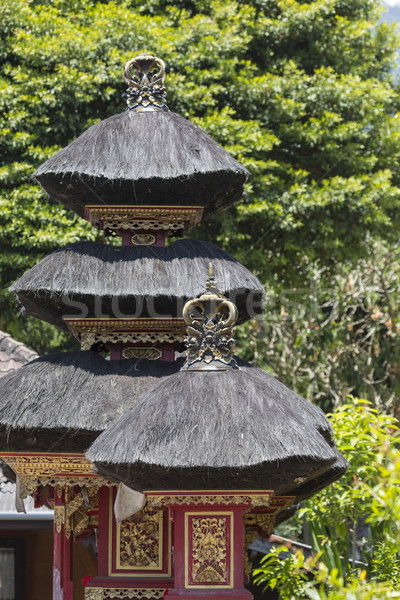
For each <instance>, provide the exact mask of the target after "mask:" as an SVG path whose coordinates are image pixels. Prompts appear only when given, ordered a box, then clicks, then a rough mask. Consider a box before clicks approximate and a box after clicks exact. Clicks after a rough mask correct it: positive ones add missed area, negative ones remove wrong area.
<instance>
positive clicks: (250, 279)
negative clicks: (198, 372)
mask: <svg viewBox="0 0 400 600" xmlns="http://www.w3.org/2000/svg"><path fill="white" fill-rule="evenodd" d="M210 261H212V264H213V267H214V271H215V274H216V277H217V278H218V282H219V285H220V288H221V289H222V290H223V292H224V294H225V295H226V296H227V297H229V298H231V299H232V300H233V301H234V302H235V303H236V304H237V307H238V311H239V321H241V322H243V321H245V320H247V319H248V318H249V317H252V316H254V314H258V313H260V312H261V310H262V307H261V304H262V298H263V295H264V290H263V287H262V285H261V283H260V282H259V281H258V279H257V278H256V277H255V276H254V275H253V274H252V273H250V271H248V269H246V268H245V267H244V266H243V265H241V264H240V263H239V262H238V261H237V260H236V259H234V258H233V257H232V256H231V255H230V254H228V253H227V252H224V251H223V250H221V249H220V248H217V247H216V246H214V245H212V244H208V243H207V242H202V241H198V240H177V241H175V242H173V243H172V244H171V245H170V246H167V247H165V248H162V247H157V246H120V247H116V246H110V245H106V244H102V243H100V242H78V243H76V244H70V245H68V246H65V247H64V248H61V249H59V250H56V251H55V252H53V253H52V254H49V255H48V256H46V257H45V258H43V259H42V260H41V261H40V262H39V263H38V264H37V265H35V266H34V267H33V268H32V269H30V270H29V271H27V272H26V273H24V275H22V277H20V279H18V280H17V281H16V282H15V283H14V284H13V285H12V286H11V287H10V291H12V292H14V293H15V294H16V295H17V297H18V299H19V301H20V302H21V304H22V305H23V306H24V308H25V310H26V312H27V314H29V315H30V316H33V317H37V318H39V319H42V320H44V321H48V322H49V323H52V324H54V325H57V326H58V327H60V328H62V329H66V327H65V324H64V322H63V320H62V317H63V316H67V315H70V316H80V314H79V311H80V310H81V308H82V304H80V305H79V306H78V307H77V306H75V307H74V306H71V303H70V302H69V301H67V303H66V302H65V299H63V298H62V296H63V294H65V295H68V296H69V299H70V300H73V301H78V302H80V303H83V305H84V307H88V310H89V312H88V314H87V316H90V317H95V316H96V314H95V308H94V307H95V301H96V300H95V299H96V298H101V299H102V302H101V309H102V315H100V316H105V315H109V316H115V317H117V318H120V317H121V316H126V317H128V316H132V317H136V318H137V317H141V316H142V317H145V316H150V317H151V316H153V315H152V314H150V313H151V307H153V312H154V311H155V313H156V315H157V317H159V316H161V315H164V316H171V317H181V316H182V309H183V305H184V303H185V302H186V301H187V300H188V299H189V298H195V297H197V296H198V295H200V294H201V293H202V291H203V286H202V284H201V282H202V281H204V278H205V276H206V274H207V273H208V268H209V263H210ZM96 305H97V307H98V306H99V305H100V303H99V302H97V304H96ZM116 310H119V311H120V312H119V314H116ZM98 316H99V315H98Z"/></svg>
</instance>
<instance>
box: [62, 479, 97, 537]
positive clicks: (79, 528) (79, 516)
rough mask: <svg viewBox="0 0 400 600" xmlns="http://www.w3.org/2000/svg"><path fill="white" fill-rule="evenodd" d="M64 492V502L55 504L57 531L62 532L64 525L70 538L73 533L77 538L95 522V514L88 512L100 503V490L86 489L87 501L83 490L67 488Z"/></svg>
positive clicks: (66, 534)
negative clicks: (77, 490)
mask: <svg viewBox="0 0 400 600" xmlns="http://www.w3.org/2000/svg"><path fill="white" fill-rule="evenodd" d="M64 493H65V498H64V504H61V505H60V504H56V505H55V506H54V524H55V527H56V531H57V533H61V530H62V526H64V532H65V536H66V537H67V538H69V537H70V536H71V533H73V535H74V537H75V538H76V537H78V536H79V535H81V534H82V533H83V532H84V531H85V530H86V529H87V527H88V526H89V525H93V524H94V522H93V520H94V515H89V514H88V513H89V511H90V510H93V509H94V508H95V507H97V506H98V504H99V490H98V488H95V487H91V488H88V489H86V496H87V498H86V501H85V498H84V496H83V493H82V492H78V493H74V491H73V489H65V491H64Z"/></svg>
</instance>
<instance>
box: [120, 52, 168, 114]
mask: <svg viewBox="0 0 400 600" xmlns="http://www.w3.org/2000/svg"><path fill="white" fill-rule="evenodd" d="M135 71H136V72H135ZM124 79H125V81H126V83H127V84H128V85H129V87H128V89H127V92H128V100H127V104H128V108H129V110H134V111H136V112H149V111H168V110H169V109H168V106H167V93H166V90H165V87H164V82H165V63H164V61H163V60H161V58H157V57H156V56H150V54H146V53H142V54H139V56H136V58H131V60H129V61H128V62H127V63H126V67H125V71H124Z"/></svg>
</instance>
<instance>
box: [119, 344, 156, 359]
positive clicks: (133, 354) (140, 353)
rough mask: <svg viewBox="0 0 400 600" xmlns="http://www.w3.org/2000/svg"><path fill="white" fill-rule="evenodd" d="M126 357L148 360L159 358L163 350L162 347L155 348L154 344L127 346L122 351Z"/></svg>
mask: <svg viewBox="0 0 400 600" xmlns="http://www.w3.org/2000/svg"><path fill="white" fill-rule="evenodd" d="M122 356H123V357H124V358H146V359H147V360H158V359H159V358H161V357H162V351H161V350H160V348H154V347H153V346H132V347H129V348H125V350H123V351H122Z"/></svg>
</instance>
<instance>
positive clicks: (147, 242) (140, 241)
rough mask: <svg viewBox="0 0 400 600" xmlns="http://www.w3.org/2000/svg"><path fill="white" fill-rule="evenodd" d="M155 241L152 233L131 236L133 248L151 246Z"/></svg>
mask: <svg viewBox="0 0 400 600" xmlns="http://www.w3.org/2000/svg"><path fill="white" fill-rule="evenodd" d="M155 241H156V236H155V235H153V234H152V233H134V234H133V235H132V236H131V242H132V244H133V245H134V246H152V245H153V244H154V243H155Z"/></svg>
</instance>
